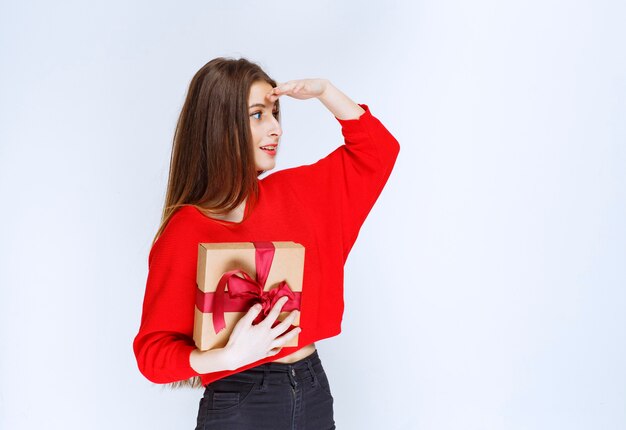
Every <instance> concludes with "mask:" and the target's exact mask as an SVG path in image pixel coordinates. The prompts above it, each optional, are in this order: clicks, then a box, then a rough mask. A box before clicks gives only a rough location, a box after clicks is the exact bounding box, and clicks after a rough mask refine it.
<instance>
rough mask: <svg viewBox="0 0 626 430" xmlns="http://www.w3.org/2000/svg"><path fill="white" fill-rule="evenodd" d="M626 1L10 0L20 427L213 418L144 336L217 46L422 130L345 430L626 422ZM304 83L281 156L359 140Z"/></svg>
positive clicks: (344, 411) (1, 33)
mask: <svg viewBox="0 0 626 430" xmlns="http://www.w3.org/2000/svg"><path fill="white" fill-rule="evenodd" d="M625 12H626V6H625V3H624V2H619V1H608V0H605V1H597V0H596V1H591V0H587V1H578V2H569V1H564V0H561V1H554V0H548V1H545V0H542V1H536V0H535V1H530V2H497V1H478V2H471V3H470V2H464V1H444V2H442V1H422V2H409V1H406V2H399V1H398V2H378V3H367V2H361V1H354V0H353V1H343V2H335V1H321V2H312V3H309V4H301V3H297V2H296V3H294V2H288V1H272V2H242V1H235V2H216V1H202V2H200V1H195V2H193V1H188V2H164V1H150V2H148V1H142V2H123V1H112V0H109V1H106V2H104V1H89V2H78V1H74V2H69V1H66V2H44V1H30V2H18V1H13V2H7V1H5V2H2V3H1V5H0V61H1V67H0V78H1V79H0V191H1V199H2V211H1V212H2V213H1V214H0V237H1V240H0V285H1V290H0V342H1V348H2V352H1V353H0V354H1V355H0V428H2V429H11V430H18V429H33V428H47V429H84V428H91V429H110V428H115V429H140V428H141V429H143V428H145V429H148V428H149V429H155V430H156V429H181V428H193V426H194V425H195V419H196V412H197V406H198V400H199V398H200V396H201V392H200V391H193V390H180V391H174V392H172V391H168V390H164V389H163V388H162V387H160V386H156V385H153V384H151V383H150V382H149V381H147V380H145V379H144V378H143V377H142V376H141V374H140V373H139V372H138V370H137V368H136V364H135V358H134V356H133V353H132V339H133V337H134V335H135V334H136V331H137V329H138V325H139V318H140V312H141V302H142V298H143V292H144V287H145V280H146V275H147V256H148V252H149V245H150V241H151V239H152V237H153V235H154V233H155V231H156V228H157V226H158V222H159V216H160V209H161V205H162V201H163V197H164V192H165V185H166V179H167V177H166V175H167V169H168V163H169V154H170V148H171V138H172V133H173V130H174V125H175V121H176V117H177V115H178V112H179V109H180V107H181V105H182V102H183V97H184V95H185V91H186V88H187V85H188V83H189V80H190V79H191V77H192V76H193V74H194V73H195V71H196V70H197V69H198V68H199V67H201V66H202V65H203V64H205V63H206V62H207V61H209V60H210V59H212V58H214V57H217V56H234V57H239V56H245V57H246V58H249V59H251V60H253V61H256V62H259V63H260V64H261V65H262V66H263V67H264V68H265V69H266V70H267V72H268V73H269V74H270V75H271V76H273V77H274V78H275V79H277V80H278V81H279V82H281V81H286V80H290V79H299V78H307V77H325V78H328V79H330V80H331V81H332V82H333V83H334V84H335V85H336V86H337V87H339V88H340V89H341V90H342V91H344V92H345V93H346V94H348V95H349V96H350V97H351V98H353V100H355V101H357V102H359V103H367V104H368V105H369V106H370V108H371V111H372V113H373V114H374V115H375V116H377V117H378V118H379V119H380V120H381V121H382V122H383V123H384V124H385V125H386V126H387V128H388V129H389V130H390V131H392V133H393V134H394V135H395V136H396V137H397V138H398V140H399V141H400V144H401V153H400V157H399V159H398V161H397V165H396V169H395V171H394V173H393V174H392V176H391V178H390V180H389V182H388V184H387V187H386V188H385V190H384V192H383V194H382V196H381V197H380V199H379V201H378V203H377V205H376V206H375V208H374V209H373V211H372V212H371V215H370V217H369V218H368V220H367V221H366V223H365V225H364V226H363V229H362V231H361V235H360V237H359V239H358V241H357V243H356V245H355V247H354V249H353V251H352V254H351V255H350V258H349V260H348V263H347V264H346V313H345V315H344V323H343V333H342V334H341V335H340V336H338V337H335V338H332V339H327V340H324V341H321V342H318V349H319V351H320V356H321V358H322V361H323V363H324V365H325V367H326V368H327V372H328V374H329V378H330V382H331V386H332V389H333V392H334V394H335V420H336V422H337V426H338V428H339V429H342V430H348V429H358V430H361V429H383V428H384V429H433V430H446V429H464V430H473V429H476V430H478V429H480V430H484V429H511V430H517V429H520V430H521V429H550V430H552V429H569V430H574V429H599V428H602V429H624V428H626V408H624V405H625V404H626V366H624V363H625V362H626V342H625V341H626V313H625V312H624V309H625V307H626V293H625V288H624V287H625V286H626V269H625V267H624V262H625V261H626V228H625V222H624V220H625V219H626V191H625V190H626V147H625V143H626V126H625V124H626V122H625V121H624V119H625V118H626V102H625V100H626V57H625V56H624V40H625V38H626V30H625V29H624V28H625V27H624V26H623V25H621V24H623V22H624V21H625V19H626V13H625ZM281 102H282V103H283V126H284V136H283V138H282V142H283V143H284V146H283V152H282V153H281V155H280V157H279V159H278V167H277V169H278V170H279V169H282V168H286V167H291V166H296V165H300V164H305V163H310V162H313V161H316V160H317V159H319V158H321V157H322V156H324V155H326V154H327V153H329V152H330V151H331V150H333V149H334V148H335V147H337V146H338V145H339V144H341V143H342V139H341V135H340V129H339V127H338V125H337V124H336V122H335V120H334V119H333V117H332V116H331V115H330V114H329V112H328V111H326V109H325V108H324V106H323V105H322V104H321V103H319V102H318V101H317V100H308V101H298V100H294V99H291V100H290V99H289V98H283V99H281ZM378 304H382V305H383V307H384V309H385V315H384V317H383V318H382V321H383V322H384V325H383V326H382V327H374V326H373V325H372V320H373V314H374V308H375V306H376V305H378ZM350 357H352V358H350Z"/></svg>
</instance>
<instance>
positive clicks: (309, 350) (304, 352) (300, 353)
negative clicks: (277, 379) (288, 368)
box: [273, 343, 315, 364]
mask: <svg viewBox="0 0 626 430" xmlns="http://www.w3.org/2000/svg"><path fill="white" fill-rule="evenodd" d="M314 352H315V344H314V343H310V344H308V345H307V346H305V347H304V348H301V349H299V350H297V351H296V352H294V353H293V354H289V355H285V356H284V357H281V358H277V359H276V360H273V362H274V363H287V364H290V363H293V362H295V361H298V360H302V359H303V358H305V357H308V356H309V355H311V354H313V353H314Z"/></svg>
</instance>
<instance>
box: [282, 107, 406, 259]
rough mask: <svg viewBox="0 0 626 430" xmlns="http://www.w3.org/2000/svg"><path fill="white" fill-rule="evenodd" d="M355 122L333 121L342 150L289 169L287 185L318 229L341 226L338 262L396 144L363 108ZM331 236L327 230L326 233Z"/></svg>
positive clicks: (383, 181) (377, 191)
mask: <svg viewBox="0 0 626 430" xmlns="http://www.w3.org/2000/svg"><path fill="white" fill-rule="evenodd" d="M359 106H361V107H362V108H363V109H364V110H365V112H364V113H362V114H361V116H360V117H359V118H357V119H348V120H342V119H339V118H337V117H335V119H336V120H337V121H338V122H339V124H340V125H341V133H342V134H343V137H344V141H345V145H341V146H340V147H338V148H337V149H335V150H334V151H333V152H331V153H330V154H329V155H327V156H326V157H324V158H322V159H320V160H319V161H317V162H316V163H313V164H309V165H305V166H300V167H298V168H293V169H290V171H291V174H292V177H291V178H290V180H289V181H288V182H289V183H290V184H291V186H292V187H293V188H294V189H295V190H296V192H297V193H299V194H301V198H300V200H301V201H302V202H303V204H305V205H310V206H309V210H310V211H311V212H312V213H313V216H315V217H316V218H317V219H318V220H321V221H322V222H323V223H337V222H339V223H341V236H342V237H341V240H342V246H343V253H344V261H345V259H346V258H347V256H348V253H349V252H350V249H351V248H352V246H353V245H354V242H355V241H356V238H357V236H358V233H359V230H360V229H361V226H362V225H363V223H364V221H365V219H366V218H367V216H368V214H369V213H370V211H371V209H372V207H373V206H374V203H375V202H376V200H377V199H378V196H379V195H380V193H381V192H382V190H383V187H384V186H385V184H386V183H387V179H388V178H389V176H390V174H391V171H392V169H393V167H394V165H395V162H396V159H397V157H398V154H399V152H400V144H399V143H398V141H397V140H396V138H395V137H394V136H393V135H392V134H391V133H390V132H389V131H388V130H387V129H386V128H385V126H384V125H383V124H382V123H381V122H380V121H379V120H378V119H377V118H376V117H374V116H373V115H372V113H371V112H370V109H369V107H368V106H367V105H366V104H361V103H359ZM331 230H332V229H331Z"/></svg>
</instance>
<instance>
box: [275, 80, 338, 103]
mask: <svg viewBox="0 0 626 430" xmlns="http://www.w3.org/2000/svg"><path fill="white" fill-rule="evenodd" d="M327 85H328V79H295V80H293V81H287V82H281V83H279V84H278V85H276V87H274V88H272V91H270V92H269V93H268V95H267V96H268V98H269V99H270V101H272V102H274V101H276V99H278V97H280V96H283V95H287V96H290V97H293V98H294V99H299V100H306V99H310V98H313V97H319V96H321V95H322V94H323V93H324V90H325V89H326V86H327Z"/></svg>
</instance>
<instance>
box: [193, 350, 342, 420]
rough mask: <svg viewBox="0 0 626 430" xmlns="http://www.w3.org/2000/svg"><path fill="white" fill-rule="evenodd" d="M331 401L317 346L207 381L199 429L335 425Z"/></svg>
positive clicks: (200, 408) (201, 402)
mask: <svg viewBox="0 0 626 430" xmlns="http://www.w3.org/2000/svg"><path fill="white" fill-rule="evenodd" d="M333 402H334V400H333V395H332V393H331V391H330V385H329V383H328V378H327V377H326V373H325V372H324V368H323V367H322V362H321V361H320V358H319V355H318V353H317V350H315V352H313V353H312V354H310V355H309V356H307V357H305V358H303V359H301V360H299V361H296V362H294V363H291V364H286V363H275V362H270V363H263V364H261V365H259V366H257V367H253V368H251V369H247V370H244V371H242V372H239V373H235V374H233V375H229V376H226V377H225V378H222V379H218V380H217V381H213V382H211V383H210V384H208V385H207V386H206V388H205V391H204V396H203V397H202V399H200V406H199V409H198V424H197V426H196V430H210V429H219V430H223V429H227V430H248V429H255V430H257V429H258V430H263V429H271V430H292V429H293V430H295V429H298V430H307V429H314V430H332V429H335V428H336V427H335V421H334V419H333Z"/></svg>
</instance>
